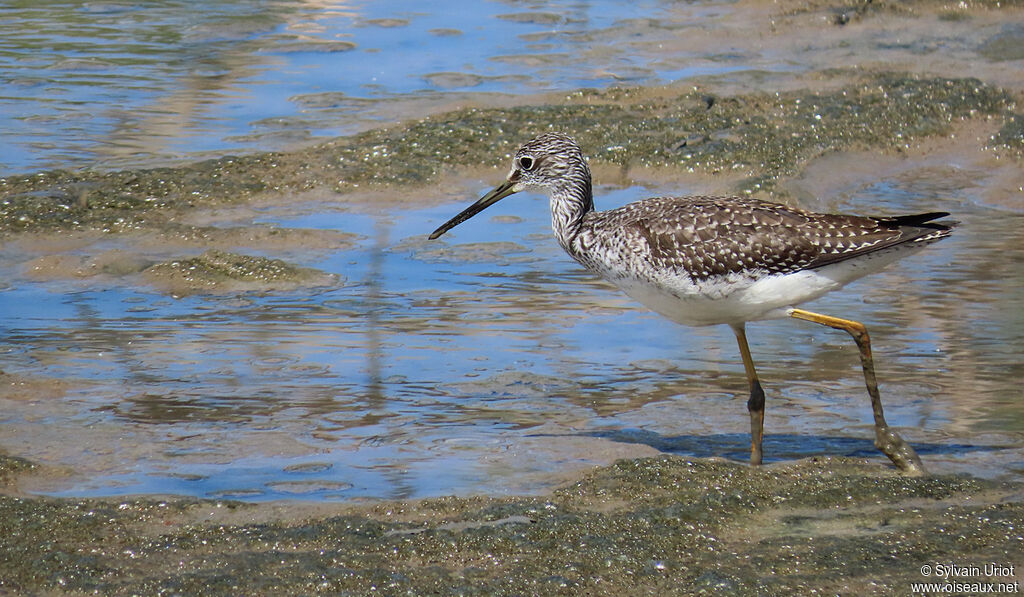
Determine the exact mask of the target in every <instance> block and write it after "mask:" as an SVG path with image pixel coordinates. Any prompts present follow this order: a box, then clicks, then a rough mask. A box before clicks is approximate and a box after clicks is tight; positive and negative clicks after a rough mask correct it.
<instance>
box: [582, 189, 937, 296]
mask: <svg viewBox="0 0 1024 597" xmlns="http://www.w3.org/2000/svg"><path fill="white" fill-rule="evenodd" d="M595 215H597V216H598V217H600V218H601V221H600V222H595V224H597V225H598V227H603V228H614V229H615V231H614V234H609V235H604V236H605V238H609V237H616V236H617V237H619V238H621V239H623V241H624V242H625V243H626V244H627V245H628V246H631V247H632V250H634V251H638V252H640V253H642V254H643V256H644V259H645V260H646V261H647V262H649V264H650V265H651V266H652V267H654V268H656V269H658V270H662V271H666V270H667V271H676V272H680V273H681V272H686V273H687V274H689V275H690V276H691V277H692V278H694V279H697V280H702V279H707V278H711V277H716V276H722V275H727V274H742V273H753V272H761V273H763V272H769V273H790V272H795V271H799V270H802V269H812V268H816V267H822V266H824V265H828V264H831V263H838V262H840V261H843V260H846V259H850V258H852V257H856V256H858V255H863V254H865V253H869V252H873V251H879V250H883V249H886V248H889V247H892V246H895V245H898V244H901V243H906V242H930V241H932V240H938V239H939V238H942V237H944V236H948V235H949V230H950V227H949V226H947V225H944V224H938V223H930V221H931V220H934V219H937V218H940V217H943V216H945V215H947V214H945V213H929V214H920V215H913V216H898V217H894V218H869V217H860V216H847V215H833V214H818V213H814V212H809V211H806V210H802V209H797V208H789V207H785V206H782V205H778V204H775V203H769V202H766V201H758V200H754V199H743V198H739V197H685V198H671V197H669V198H655V199H648V200H645V201H640V202H637V203H632V204H629V205H626V206H624V207H621V208H619V209H615V210H609V211H607V212H599V214H595ZM609 232H612V231H611V230H609Z"/></svg>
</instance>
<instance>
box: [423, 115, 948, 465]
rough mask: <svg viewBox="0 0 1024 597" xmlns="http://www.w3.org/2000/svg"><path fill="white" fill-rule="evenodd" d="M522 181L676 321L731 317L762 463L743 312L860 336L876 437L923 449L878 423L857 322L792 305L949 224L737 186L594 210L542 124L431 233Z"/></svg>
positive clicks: (890, 451)
mask: <svg viewBox="0 0 1024 597" xmlns="http://www.w3.org/2000/svg"><path fill="white" fill-rule="evenodd" d="M523 190H535V191H540V192H543V193H546V194H547V195H548V197H549V198H550V201H551V227H552V228H553V229H554V232H555V237H556V238H557V239H558V244H560V245H561V246H562V248H563V249H565V251H566V252H567V253H568V254H569V255H570V256H571V257H572V258H573V259H575V260H576V261H578V262H579V263H581V264H582V265H583V266H585V267H586V268H587V269H589V270H591V271H593V272H594V273H596V274H597V275H598V276H601V277H602V278H604V279H605V280H608V281H609V282H611V283H612V284H614V285H616V286H618V287H619V288H620V289H622V290H623V291H625V293H626V294H628V295H629V296H631V297H633V298H634V299H636V300H637V301H639V302H641V303H643V304H644V305H646V306H647V307H649V308H651V309H652V310H654V311H655V312H657V313H660V314H661V315H664V316H665V317H667V318H669V319H671V320H672V321H675V322H677V323H681V324H684V325H691V326H701V325H712V324H728V325H730V326H731V327H732V329H733V332H735V334H736V340H737V342H739V347H740V355H741V356H742V359H743V366H744V369H745V370H746V376H747V381H748V382H749V385H750V399H749V400H748V401H747V410H748V411H749V413H750V431H751V448H750V461H751V463H753V464H760V463H761V437H762V432H763V429H764V391H763V390H762V389H761V382H760V381H759V380H758V377H757V372H756V371H755V369H754V361H753V359H752V358H751V356H750V348H749V347H748V346H747V337H746V331H745V324H746V322H748V321H753V320H759V319H770V318H778V317H787V316H788V317H794V318H797V319H803V320H805V321H811V322H814V323H819V324H822V325H826V326H829V327H832V328H836V329H840V330H845V331H846V332H848V333H849V334H850V335H851V336H853V339H854V341H855V342H856V343H857V347H858V348H859V350H860V358H861V366H862V367H863V369H864V379H865V382H866V384H867V389H868V394H869V395H870V396H871V407H872V410H873V412H874V418H875V446H876V447H878V449H879V450H881V451H882V452H883V453H885V455H886V456H888V457H889V458H890V459H891V460H892V461H893V462H894V463H895V464H896V466H898V467H899V468H900V469H902V470H904V471H907V472H915V473H920V472H923V470H924V469H923V467H922V465H921V460H920V458H918V456H917V453H916V452H915V451H914V449H913V448H912V447H911V446H910V445H909V444H907V443H906V442H905V441H903V439H902V438H901V437H900V436H899V434H898V433H896V431H895V430H893V429H891V428H890V427H889V426H888V424H887V423H886V422H885V416H884V415H883V413H882V401H881V398H880V396H879V394H878V384H877V382H876V381H875V371H874V364H873V360H872V357H871V344H870V341H869V340H868V333H867V330H866V329H865V328H864V325H863V324H861V323H859V322H856V321H851V320H847V319H840V318H837V317H830V316H828V315H821V314H818V313H812V312H810V311H804V310H803V309H797V308H795V306H796V305H799V304H801V303H804V302H806V301H809V300H811V299H815V298H818V297H820V296H822V295H823V294H825V293H827V292H829V291H832V290H836V289H837V288H841V287H842V286H843V285H845V284H847V283H849V282H851V281H852V280H856V279H857V278H860V277H861V276H864V275H867V274H870V273H873V272H876V271H878V270H880V269H882V268H883V267H885V266H886V265H888V264H890V263H892V262H893V261H895V260H897V259H899V258H901V257H903V256H905V255H907V254H909V253H911V252H913V251H914V250H915V249H918V248H921V247H923V246H925V245H927V244H929V243H932V242H935V241H937V240H939V239H942V238H945V237H947V236H949V234H950V228H951V224H949V225H947V224H942V223H937V222H932V220H935V219H937V218H941V217H944V216H947V215H949V214H948V213H946V212H933V213H925V214H918V215H910V216H896V217H861V216H851V215H841V214H822V213H814V212H810V211H806V210H803V209H798V208H793V207H786V206H783V205H779V204H776V203H769V202H767V201H759V200H757V199H748V198H741V197H705V196H699V197H657V198H653V199H645V200H642V201H637V202H635V203H630V204H629V205H625V206H623V207H619V208H617V209H611V210H608V211H594V197H593V192H592V189H591V178H590V168H589V167H588V166H587V162H586V160H585V159H584V157H583V154H582V152H581V151H580V148H579V145H577V144H576V141H575V140H574V139H573V138H572V137H569V136H568V135H564V134H561V133H544V134H542V135H540V136H538V137H536V138H534V139H532V140H530V141H528V142H527V143H525V144H524V145H523V146H522V147H520V148H519V151H517V152H516V154H515V157H514V158H513V160H512V170H511V171H510V172H509V174H508V178H507V179H506V180H505V182H503V183H502V184H500V185H498V186H497V187H496V188H495V189H494V190H492V191H491V192H489V193H487V194H486V195H484V196H483V197H482V198H480V200H479V201H477V202H476V203H474V204H473V205H471V206H469V207H468V208H466V209H465V210H464V211H463V212H462V213H460V214H458V215H457V216H455V217H454V218H452V219H451V220H449V221H448V222H446V223H445V224H444V225H442V226H441V227H440V228H438V229H437V230H435V231H434V232H433V233H432V234H431V235H430V238H431V239H435V238H437V237H439V236H441V235H442V234H444V233H445V232H447V231H448V230H451V229H452V228H454V227H455V226H457V225H459V224H461V223H462V222H465V221H466V220H468V219H469V218H471V217H473V216H474V215H476V214H478V213H480V212H481V211H483V210H484V209H486V208H487V207H488V206H490V205H493V204H494V203H496V202H498V201H499V200H501V199H503V198H505V197H507V196H509V195H511V194H513V193H518V192H519V191H523Z"/></svg>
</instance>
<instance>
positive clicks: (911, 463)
mask: <svg viewBox="0 0 1024 597" xmlns="http://www.w3.org/2000/svg"><path fill="white" fill-rule="evenodd" d="M787 313H788V314H789V316H790V317H794V318H796V319H803V320H804V321H810V322H813V323H818V324H821V325H827V326H828V327H830V328H835V329H837V330H845V331H846V332H847V333H848V334H850V335H851V336H853V340H854V342H856V343H857V348H858V349H860V364H861V367H862V368H863V369H864V382H865V384H866V385H867V387H868V395H869V396H871V410H872V411H873V412H874V415H875V447H876V448H878V449H879V450H881V451H882V453H883V454H885V455H886V456H888V457H889V460H892V461H893V463H894V464H895V465H896V466H897V467H899V468H900V469H901V470H903V471H904V472H907V473H914V474H924V472H925V470H924V465H923V464H921V459H920V458H919V457H918V456H917V452H915V451H914V448H912V447H911V446H910V444H908V443H907V442H905V441H903V438H901V437H900V436H899V434H898V433H896V431H895V430H893V429H890V428H889V425H888V424H887V423H886V422H885V415H884V414H883V413H882V398H881V396H879V394H878V382H877V381H876V380H875V363H874V359H873V358H872V356H871V340H870V338H868V330H867V328H865V327H864V324H862V323H860V322H858V321H851V320H849V319H840V318H838V317H831V316H829V315H822V314H820V313H812V312H811V311H804V310H803V309H790V310H789V311H788V312H787Z"/></svg>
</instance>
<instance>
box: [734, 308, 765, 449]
mask: <svg viewBox="0 0 1024 597" xmlns="http://www.w3.org/2000/svg"><path fill="white" fill-rule="evenodd" d="M732 331H733V332H735V333H736V342H738V343H739V345H740V356H741V357H743V368H744V369H745V370H746V372H747V383H748V384H750V399H749V400H747V411H748V412H749V413H750V464H761V439H762V437H763V436H764V390H762V389H761V382H760V381H759V380H758V379H757V371H756V370H755V369H754V359H753V358H752V357H751V356H750V347H749V346H747V332H746V328H745V324H743V323H737V324H733V325H732Z"/></svg>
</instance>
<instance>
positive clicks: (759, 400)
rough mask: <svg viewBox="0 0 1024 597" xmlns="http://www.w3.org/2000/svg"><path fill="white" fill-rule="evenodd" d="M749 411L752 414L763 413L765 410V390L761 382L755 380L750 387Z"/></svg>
mask: <svg viewBox="0 0 1024 597" xmlns="http://www.w3.org/2000/svg"><path fill="white" fill-rule="evenodd" d="M747 410H748V411H750V412H761V411H763V410H764V390H763V389H761V382H759V381H757V380H754V384H753V385H752V386H751V387H750V399H748V400H747Z"/></svg>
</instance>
